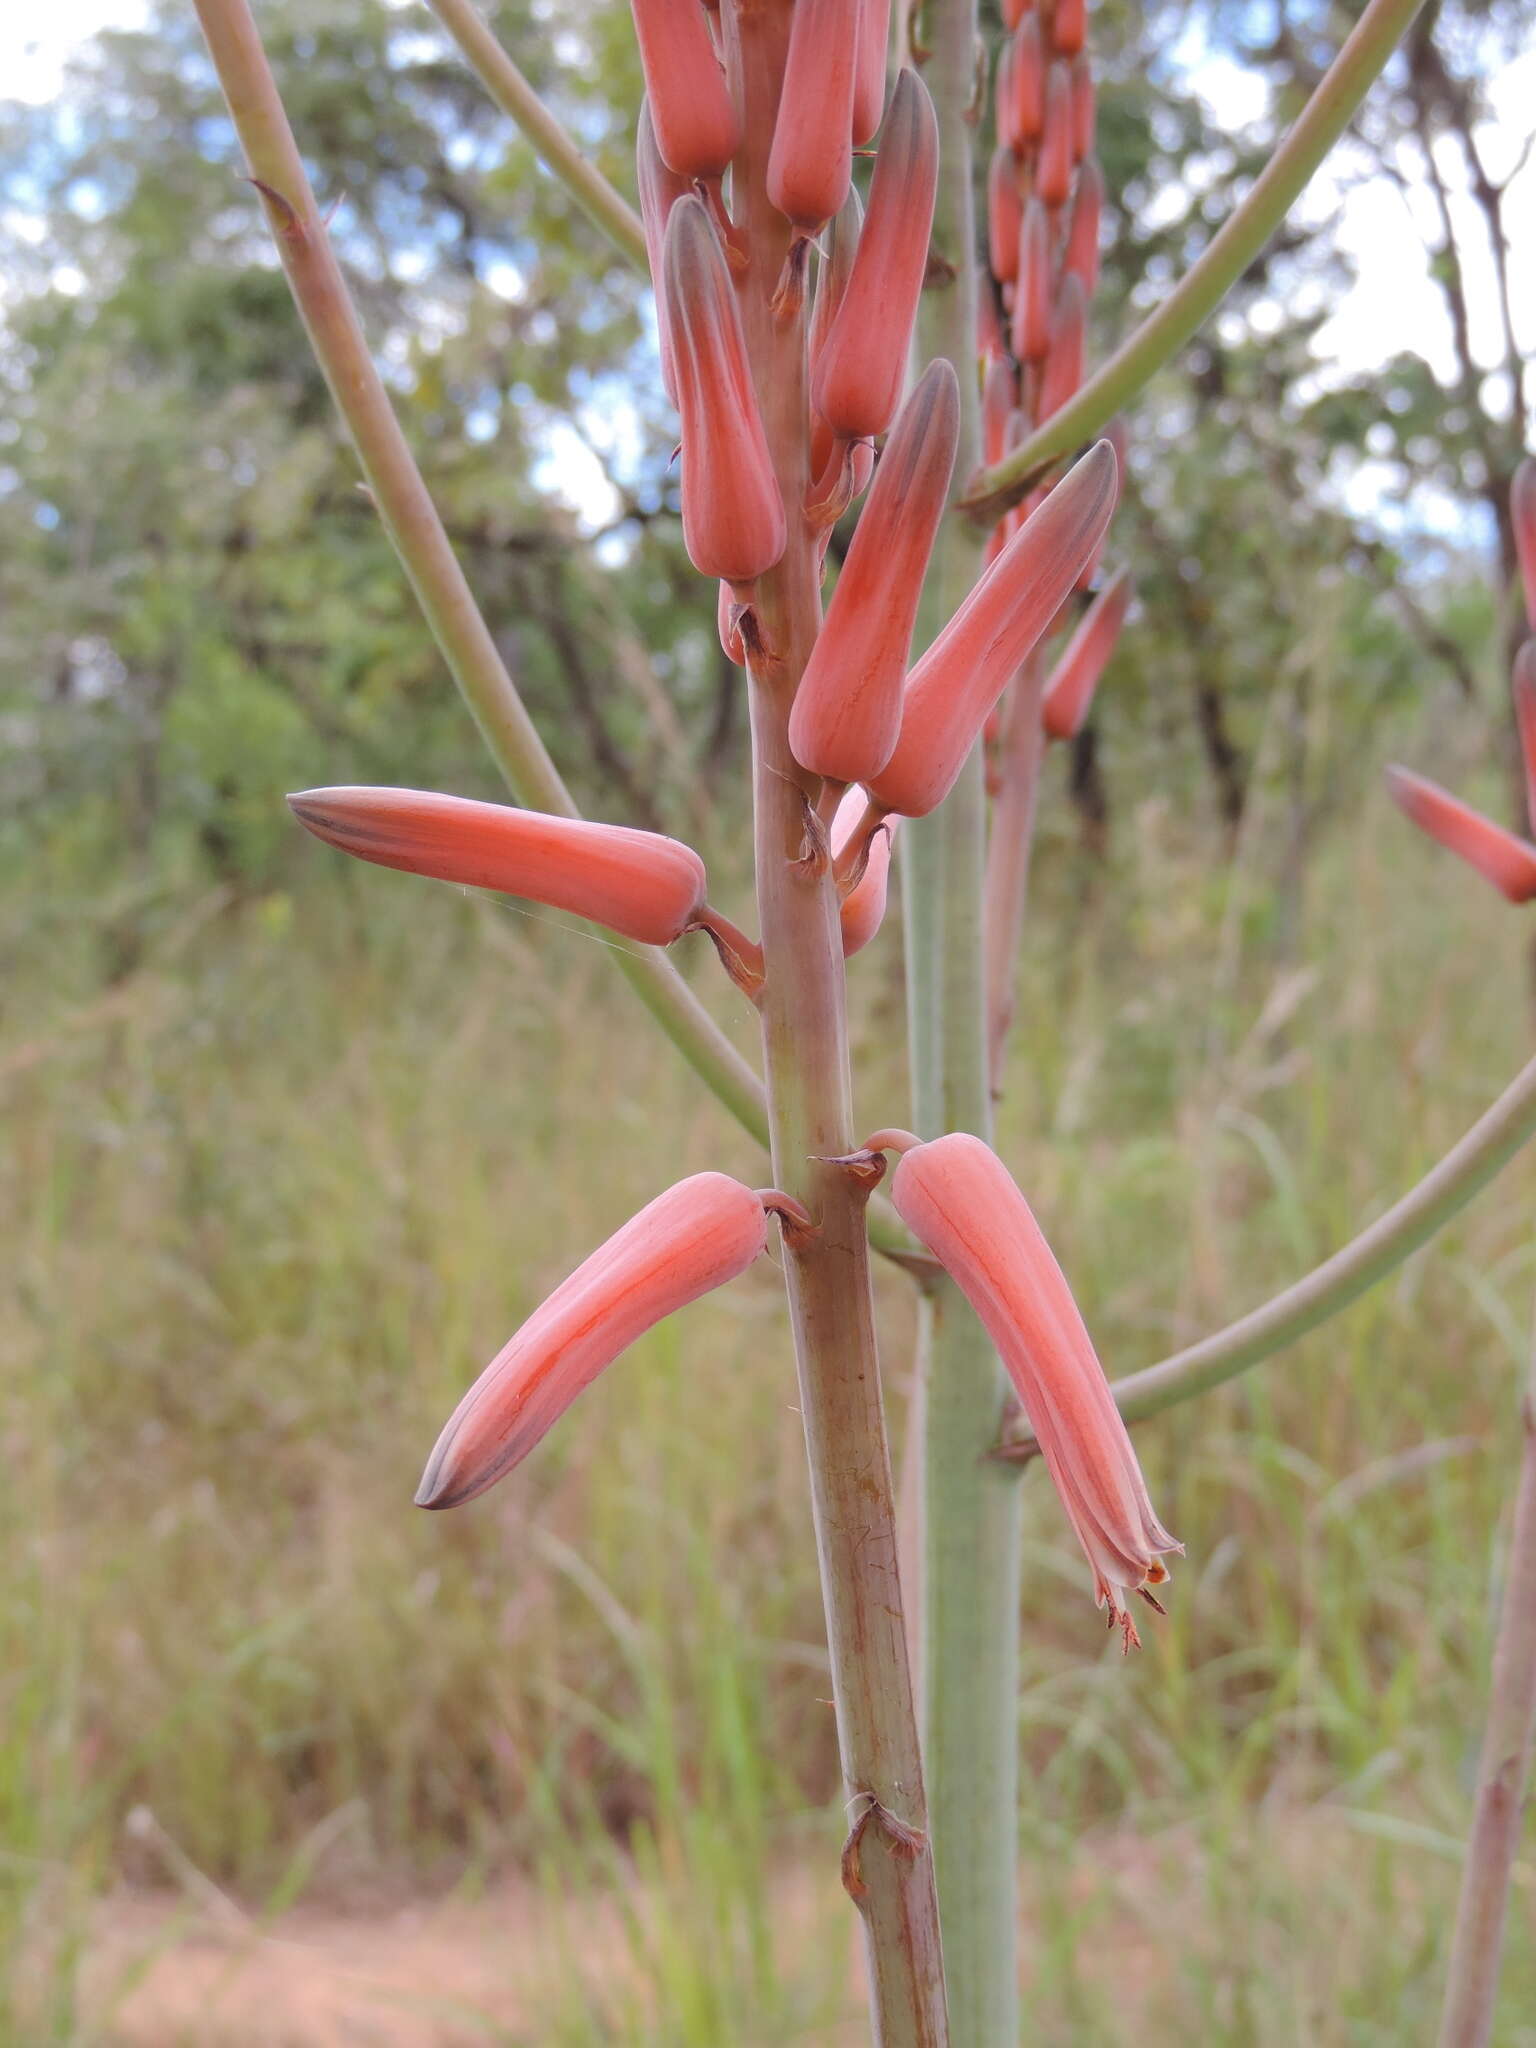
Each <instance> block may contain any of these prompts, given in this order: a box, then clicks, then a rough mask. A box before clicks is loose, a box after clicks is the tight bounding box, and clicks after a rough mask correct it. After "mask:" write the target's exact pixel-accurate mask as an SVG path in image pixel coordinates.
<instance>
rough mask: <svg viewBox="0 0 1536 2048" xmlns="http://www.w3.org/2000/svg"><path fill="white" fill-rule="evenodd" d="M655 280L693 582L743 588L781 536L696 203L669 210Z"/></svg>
mask: <svg viewBox="0 0 1536 2048" xmlns="http://www.w3.org/2000/svg"><path fill="white" fill-rule="evenodd" d="M663 270H664V278H665V291H666V300H667V322H668V326H669V329H670V332H671V336H672V363H673V374H674V377H675V378H676V382H677V409H678V412H679V413H680V414H681V416H682V423H683V454H682V500H683V541H684V544H685V546H686V547H687V549H688V556H689V559H690V561H691V562H692V563H693V566H694V567H695V568H696V569H697V570H698V571H699V574H700V575H701V576H718V577H719V578H720V579H721V580H722V581H723V582H726V583H750V582H751V581H752V580H753V578H754V577H757V576H760V575H761V574H762V573H763V571H764V570H765V569H771V568H772V567H773V565H774V563H775V562H776V561H778V559H779V557H780V556H781V555H782V554H783V552H784V547H785V542H786V539H787V537H788V529H787V526H786V523H785V518H784V502H783V499H782V498H781V497H780V495H779V485H778V479H777V478H776V477H775V475H774V471H773V459H772V457H771V456H770V454H769V452H768V441H767V437H766V435H765V434H764V432H763V422H762V417H761V414H760V413H759V411H758V405H757V393H756V390H755V389H754V387H753V383H752V370H751V365H750V363H749V362H748V359H747V344H746V339H745V336H744V335H743V333H742V328H741V314H740V312H739V311H738V309H737V304H736V294H735V291H734V290H733V289H732V286H731V276H730V271H729V268H728V267H727V264H726V259H725V252H724V250H723V249H722V248H721V246H720V240H719V237H718V236H717V235H716V233H715V229H714V224H713V222H712V221H711V220H710V217H709V214H708V212H707V211H706V209H705V206H704V203H703V201H702V200H700V199H697V198H688V199H679V200H678V202H677V204H676V205H675V206H674V207H673V208H672V211H671V213H670V215H669V216H668V218H667V231H666V237H665V245H664V251H663Z"/></svg>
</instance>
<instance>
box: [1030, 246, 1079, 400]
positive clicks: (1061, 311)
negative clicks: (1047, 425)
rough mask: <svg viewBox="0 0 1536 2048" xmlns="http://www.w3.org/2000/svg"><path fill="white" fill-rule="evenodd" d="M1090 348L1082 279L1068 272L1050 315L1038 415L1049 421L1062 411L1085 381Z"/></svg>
mask: <svg viewBox="0 0 1536 2048" xmlns="http://www.w3.org/2000/svg"><path fill="white" fill-rule="evenodd" d="M1087 345H1088V301H1087V298H1086V297H1085V296H1084V293H1083V280H1082V279H1081V278H1080V277H1078V276H1077V275H1076V274H1075V272H1072V271H1068V273H1067V275H1066V276H1065V277H1064V278H1063V279H1062V280H1061V289H1060V291H1059V292H1058V293H1057V294H1056V305H1055V308H1054V310H1053V311H1052V314H1051V346H1050V348H1049V350H1048V351H1047V354H1046V358H1045V372H1044V374H1043V375H1042V377H1041V379H1040V396H1039V398H1038V400H1037V401H1036V405H1035V416H1036V418H1037V419H1039V420H1048V419H1049V418H1050V416H1051V414H1052V413H1053V412H1060V410H1061V408H1062V407H1063V406H1064V405H1065V404H1066V402H1067V400H1068V399H1069V398H1070V397H1071V396H1072V395H1073V393H1074V392H1075V391H1076V390H1077V388H1078V386H1079V385H1080V384H1081V383H1082V381H1083V358H1084V354H1085V352H1086V349H1087Z"/></svg>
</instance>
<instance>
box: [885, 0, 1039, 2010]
mask: <svg viewBox="0 0 1536 2048" xmlns="http://www.w3.org/2000/svg"><path fill="white" fill-rule="evenodd" d="M921 27H922V32H923V35H924V38H925V41H926V43H927V45H928V49H929V55H928V57H927V59H926V62H925V66H924V76H925V79H926V82H927V85H928V88H929V91H930V92H931V93H932V95H933V100H934V105H935V107H936V109H937V112H938V117H939V137H940V145H939V147H940V158H939V193H938V203H937V207H936V210H935V217H934V234H933V253H934V257H935V259H936V260H935V261H934V262H933V263H931V264H930V266H929V277H930V286H929V289H928V290H926V291H925V292H924V294H923V301H922V308H921V311H920V313H919V342H920V350H921V354H922V356H923V358H924V359H927V358H929V357H933V356H946V357H948V359H949V360H950V361H951V362H952V363H953V364H954V366H955V369H956V371H957V372H958V374H959V378H960V390H961V394H962V424H961V443H960V453H959V458H958V462H957V473H958V475H959V476H961V477H962V478H963V477H965V476H967V475H968V474H969V473H970V470H971V468H972V466H973V465H974V463H975V462H976V460H977V457H978V454H979V451H980V445H981V438H980V419H979V406H978V398H977V389H976V368H975V366H976V337H975V326H974V322H975V306H976V270H975V249H976V227H975V219H974V213H973V201H972V153H973V129H972V122H971V119H970V118H969V117H970V115H971V114H972V113H973V112H974V107H973V95H974V91H975V81H976V64H975V51H976V30H977V22H976V6H975V0H930V4H929V5H928V6H927V7H926V8H925V9H924V10H923V13H922V18H921ZM983 538H984V536H983V532H982V529H981V528H979V527H977V526H975V525H973V524H972V522H970V521H969V520H963V519H952V520H947V521H946V522H945V524H944V527H943V529H942V530H941V532H940V535H939V541H938V545H937V547H936V549H935V551H934V559H933V565H932V568H931V569H930V572H929V580H928V586H927V589H926V591H925V603H924V613H923V619H922V624H921V631H922V633H923V635H924V636H925V637H930V638H931V636H932V635H933V633H934V632H935V631H936V630H937V629H938V627H939V626H940V625H941V624H942V623H943V622H944V620H945V619H946V618H947V617H948V616H949V614H950V613H951V612H952V611H953V610H954V609H955V607H956V606H957V605H958V604H959V603H960V601H961V599H962V598H963V597H964V596H965V595H966V594H967V592H968V591H969V590H970V589H971V587H972V585H973V584H974V582H975V580H976V577H977V575H978V573H979V571H980V567H981V549H982V542H983ZM985 824H986V798H985V791H984V788H983V783H982V764H981V753H980V749H979V748H978V749H977V751H976V753H975V755H974V756H973V758H972V760H971V761H970V763H969V764H968V766H967V768H966V771H965V773H964V774H963V775H962V777H961V779H960V781H959V783H958V784H957V786H956V788H955V790H954V792H953V793H952V794H951V795H950V797H949V798H948V799H947V801H946V802H945V803H944V804H943V805H942V806H941V808H940V809H939V811H938V812H937V813H936V814H935V815H934V816H933V817H931V818H922V819H914V820H913V821H911V822H910V823H909V824H908V825H906V826H905V827H904V828H903V833H902V839H903V852H902V868H903V894H904V899H905V912H906V926H907V963H908V967H907V972H908V1013H909V1028H910V1033H911V1053H910V1057H911V1070H912V1116H913V1120H914V1122H915V1124H916V1126H917V1128H918V1130H919V1131H920V1132H921V1133H922V1134H923V1135H924V1136H925V1137H932V1136H935V1135H937V1134H938V1133H939V1132H941V1131H945V1130H967V1131H974V1132H975V1133H976V1134H977V1135H978V1136H981V1137H986V1136H988V1135H989V1134H990V1128H991V1088H990V1079H989V1075H988V1070H987V1056H986V1032H985V986H984V975H983V960H982V939H981V904H982V874H983V861H984V837H985ZM927 1314H928V1325H927V1330H926V1335H927V1339H928V1341H927V1343H926V1345H925V1347H924V1357H923V1364H924V1367H925V1380H924V1385H923V1397H922V1402H921V1410H920V1412H921V1416H922V1427H923V1451H922V1455H923V1485H922V1501H923V1509H922V1513H923V1558H924V1563H923V1621H922V1642H923V1650H924V1749H925V1759H926V1762H927V1766H928V1781H929V1786H930V1792H931V1798H932V1814H933V1835H934V1850H935V1854H936V1855H937V1858H938V1869H939V1897H940V1900H941V1903H942V1907H943V1913H944V1949H945V1956H946V1960H947V1962H948V1967H949V1996H950V2025H951V2029H952V2034H953V2039H954V2041H955V2042H956V2044H957V2048H1004V2044H1007V2048H1013V2044H1014V2043H1015V2042H1017V2040H1018V2038H1019V1994H1018V1965H1017V1932H1016V1913H1017V1897H1018V1873H1017V1861H1018V1818H1017V1816H1018V1793H1019V1787H1018V1677H1019V1664H1018V1660H1019V1628H1018V1609H1019V1576H1020V1571H1021V1557H1022V1529H1021V1520H1020V1492H1019V1487H1018V1485H1017V1483H1016V1480H1017V1472H1016V1470H1015V1469H1014V1468H1012V1467H1009V1466H1007V1465H1005V1464H1003V1463H1001V1462H1000V1461H998V1460H997V1459H994V1458H990V1457H989V1456H988V1452H989V1450H990V1449H991V1447H992V1445H993V1444H994V1443H995V1442H996V1440H997V1436H998V1431H999V1428H1000V1427H1001V1424H1002V1420H1003V1417H1004V1414H1005V1412H1006V1405H1007V1396H1006V1393H1005V1382H1004V1379H1003V1374H1002V1369H1001V1367H1000V1365H999V1363H998V1360H997V1357H996V1354H995V1353H994V1351H993V1349H992V1346H991V1344H990V1343H989V1342H988V1341H987V1337H986V1334H985V1332H984V1331H983V1329H982V1328H981V1325H980V1324H979V1323H978V1321H977V1320H976V1318H975V1316H974V1315H972V1314H971V1312H970V1310H969V1309H968V1308H967V1306H966V1304H965V1302H964V1301H963V1300H962V1299H961V1297H960V1295H959V1293H958V1292H957V1290H956V1289H955V1288H954V1286H953V1285H952V1283H950V1282H947V1281H942V1282H939V1283H938V1284H936V1285H935V1286H934V1288H933V1290H932V1293H931V1295H930V1299H929V1302H928V1304H927Z"/></svg>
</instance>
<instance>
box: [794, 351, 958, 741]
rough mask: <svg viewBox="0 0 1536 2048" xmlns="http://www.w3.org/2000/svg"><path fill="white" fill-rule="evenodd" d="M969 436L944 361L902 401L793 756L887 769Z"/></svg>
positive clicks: (802, 701) (830, 612)
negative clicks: (934, 556)
mask: <svg viewBox="0 0 1536 2048" xmlns="http://www.w3.org/2000/svg"><path fill="white" fill-rule="evenodd" d="M959 433H960V385H959V381H958V379H957V378H956V376H955V373H954V370H953V369H952V368H951V367H950V365H949V364H948V363H947V362H945V361H943V360H942V359H941V360H939V361H938V362H935V363H930V365H929V366H928V369H927V371H926V372H925V373H924V375H923V377H922V379H921V380H920V382H919V383H918V385H917V386H916V388H915V389H914V391H913V393H912V395H911V397H910V398H909V399H908V400H907V402H906V404H905V405H904V406H903V407H902V410H901V417H900V418H899V419H898V420H897V422H896V426H895V429H894V430H893V432H892V434H891V437H890V440H889V441H888V442H887V443H886V449H885V453H884V455H883V456H882V457H881V458H880V465H879V468H878V469H877V470H876V471H875V480H874V484H873V486H872V487H871V489H870V493H869V499H868V502H867V503H866V504H865V507H864V510H863V512H862V513H861V515H860V517H859V523H858V525H857V526H856V527H855V528H854V534H853V541H852V543H851V545H850V547H849V549H848V556H847V560H846V561H845V562H844V564H843V568H842V573H841V574H840V575H839V577H838V579H837V588H836V590H835V591H834V592H833V593H832V602H831V604H830V605H829V606H828V607H827V616H826V619H825V621H824V623H823V625H822V628H821V631H820V633H819V634H818V635H817V636H816V644H815V646H814V647H813V648H812V650H811V656H810V660H809V661H808V662H807V663H806V667H805V673H804V674H803V675H802V677H801V679H800V683H799V687H798V688H797V689H796V691H795V701H794V706H793V708H792V710H791V712H790V718H789V744H790V748H791V751H792V752H793V754H794V756H795V759H796V760H797V761H798V762H799V763H800V764H801V766H802V767H805V768H809V769H810V770H812V772H813V773H814V774H817V775H826V776H829V777H831V778H832V780H833V781H836V782H865V781H867V780H868V779H869V777H870V776H872V775H875V774H877V773H878V772H879V770H880V769H881V768H883V767H884V766H885V764H886V762H887V761H888V760H889V759H890V757H891V752H892V750H893V748H894V747H895V745H896V736H897V734H898V733H899V732H900V730H901V701H902V683H903V682H904V680H905V678H906V672H907V654H908V651H909V649H910V647H911V644H912V627H913V623H914V621H915V619H916V617H917V605H918V599H919V598H920V596H921V595H922V587H923V578H924V576H925V575H926V573H927V569H928V556H929V554H930V552H931V550H932V547H933V540H934V535H935V534H936V533H937V532H938V529H939V521H940V520H941V519H942V517H943V516H944V507H945V505H946V503H947V502H948V498H949V484H950V478H951V476H952V475H953V473H954V467H955V447H956V443H957V441H958V438H959Z"/></svg>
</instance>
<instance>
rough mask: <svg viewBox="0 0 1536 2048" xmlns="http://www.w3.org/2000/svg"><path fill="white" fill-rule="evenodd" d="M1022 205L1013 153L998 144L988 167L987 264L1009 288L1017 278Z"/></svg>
mask: <svg viewBox="0 0 1536 2048" xmlns="http://www.w3.org/2000/svg"><path fill="white" fill-rule="evenodd" d="M1023 218H1024V202H1023V200H1022V199H1021V198H1020V197H1019V174H1018V171H1017V169H1016V168H1015V165H1014V161H1013V151H1012V150H1011V149H1010V148H1009V147H1008V145H1007V143H1006V142H1000V143H999V144H998V145H997V147H996V149H994V150H993V152H992V161H991V163H990V164H989V165H988V166H987V261H988V262H989V264H990V265H991V268H992V275H993V276H994V277H995V278H996V279H997V281H998V283H999V284H1012V283H1013V280H1014V279H1015V278H1016V277H1017V276H1018V274H1019V228H1020V225H1021V224H1022V222H1023Z"/></svg>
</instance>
